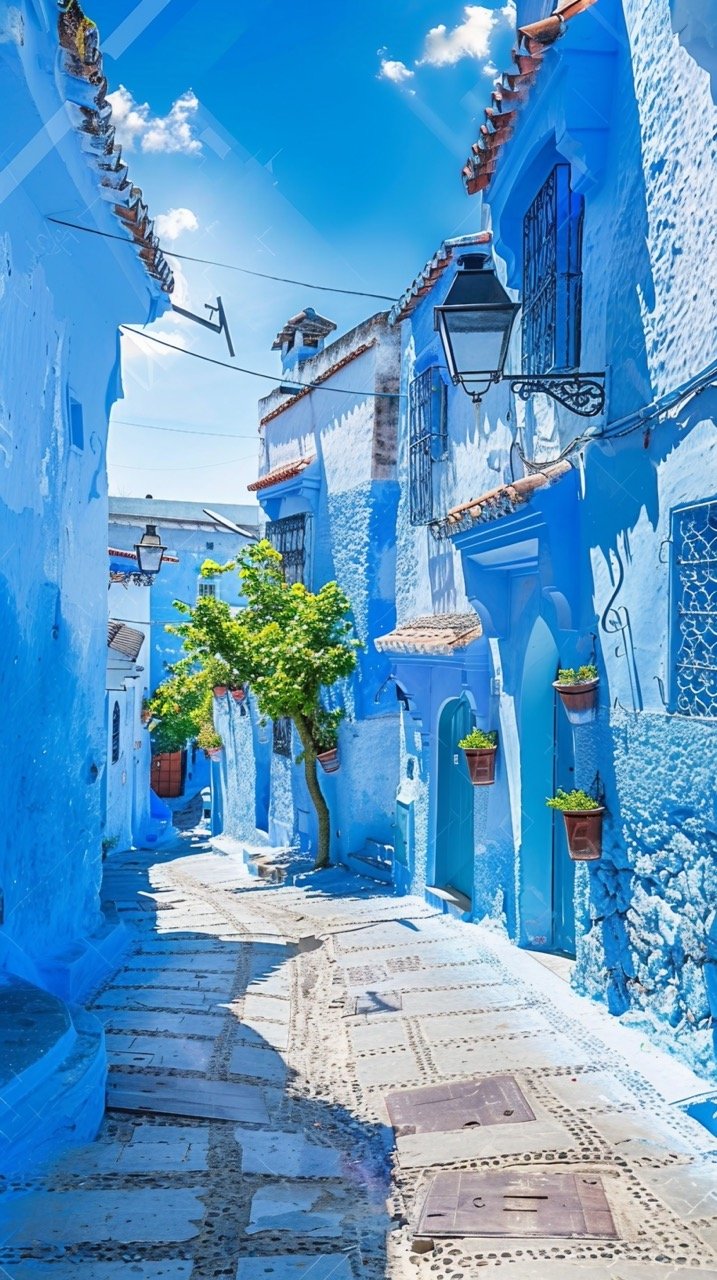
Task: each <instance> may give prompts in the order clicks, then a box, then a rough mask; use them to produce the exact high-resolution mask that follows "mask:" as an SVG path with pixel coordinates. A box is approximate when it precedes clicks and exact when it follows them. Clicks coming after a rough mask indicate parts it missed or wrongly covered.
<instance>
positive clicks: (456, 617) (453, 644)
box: [375, 613, 483, 655]
mask: <svg viewBox="0 0 717 1280" xmlns="http://www.w3.org/2000/svg"><path fill="white" fill-rule="evenodd" d="M482 634H483V628H482V627H481V621H480V618H479V617H478V614H477V613H441V614H429V615H428V616H427V617H421V618H412V619H411V620H410V621H409V622H404V623H402V624H401V626H399V627H396V629H395V630H394V631H389V632H388V634H387V635H385V636H378V637H377V639H376V641H375V644H376V648H377V649H378V650H379V652H380V653H432V654H444V655H450V654H452V653H455V652H456V651H457V650H459V649H465V648H467V646H468V645H469V644H472V643H473V641H474V640H478V639H479V638H480V637H481V636H482Z"/></svg>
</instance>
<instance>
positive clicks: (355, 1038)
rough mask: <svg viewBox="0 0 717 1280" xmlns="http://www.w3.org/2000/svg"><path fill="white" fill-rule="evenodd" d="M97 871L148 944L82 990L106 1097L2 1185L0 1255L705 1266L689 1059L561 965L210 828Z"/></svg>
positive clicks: (257, 1267) (164, 1264) (703, 1182)
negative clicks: (27, 1170)
mask: <svg viewBox="0 0 717 1280" xmlns="http://www.w3.org/2000/svg"><path fill="white" fill-rule="evenodd" d="M108 880H109V882H110V896H112V897H114V899H115V900H116V901H117V903H118V906H119V908H120V909H121V910H122V911H123V912H124V915H125V918H126V919H127V920H128V921H130V922H131V923H132V925H133V926H134V928H135V930H136V935H137V947H136V950H135V952H134V953H133V954H132V955H131V956H130V957H129V958H128V959H127V962H126V964H125V966H124V968H123V969H122V970H121V971H120V972H119V973H118V974H117V975H116V977H115V979H114V980H113V982H112V983H111V984H110V985H109V986H108V987H107V989H106V990H104V991H103V992H102V993H101V994H100V995H99V996H98V997H97V1000H96V1002H95V1009H96V1010H97V1011H98V1012H99V1013H100V1014H101V1016H102V1017H103V1018H104V1019H105V1020H106V1024H107V1032H108V1049H109V1055H110V1060H111V1075H110V1087H109V1110H108V1113H107V1119H106V1121H105V1124H104V1128H103V1130H102V1133H101V1134H100V1137H99V1138H98V1140H97V1141H96V1142H95V1143H94V1144H92V1146H90V1147H87V1148H84V1149H81V1150H75V1151H73V1152H72V1153H71V1154H70V1155H68V1156H67V1157H66V1158H65V1159H63V1160H62V1161H61V1162H60V1163H59V1164H57V1165H55V1166H53V1168H52V1169H51V1170H49V1171H45V1172H44V1174H43V1175H42V1176H41V1177H38V1178H37V1179H36V1180H35V1181H34V1182H33V1183H31V1184H29V1185H26V1186H25V1187H22V1188H17V1189H16V1194H15V1195H14V1196H12V1197H7V1198H6V1200H5V1203H4V1205H3V1206H2V1207H1V1208H0V1276H2V1277H11V1278H12V1280H45V1278H47V1280H66V1278H71V1280H120V1277H121V1278H122V1280H160V1278H161V1280H219V1278H220V1277H221V1278H222V1280H223V1278H224V1277H227V1278H231V1280H260V1278H264V1277H270V1278H271V1280H292V1278H299V1277H309V1278H310V1280H329V1278H330V1280H382V1278H383V1277H389V1276H390V1277H392V1278H393V1277H408V1276H412V1277H417V1278H418V1280H421V1278H422V1277H425V1280H443V1277H446V1278H448V1277H450V1278H451V1280H466V1278H467V1277H472V1276H478V1275H480V1276H484V1275H485V1274H487V1272H492V1271H494V1270H495V1269H497V1268H501V1269H502V1271H503V1272H504V1273H506V1274H508V1275H509V1276H515V1277H519V1278H522V1277H536V1278H537V1277H540V1280H544V1278H545V1277H549V1280H563V1278H564V1277H565V1278H566V1280H567V1277H568V1276H571V1277H572V1276H574V1275H575V1273H576V1272H577V1273H579V1274H580V1275H582V1276H584V1277H585V1280H603V1278H604V1280H608V1278H610V1280H648V1278H650V1280H651V1278H652V1277H665V1278H666V1280H667V1278H669V1280H675V1278H676V1277H682V1276H685V1277H686V1276H688V1275H689V1276H693V1275H695V1274H699V1275H701V1276H709V1277H710V1278H711V1280H717V1216H716V1214H717V1201H716V1199H715V1189H716V1187H717V1179H715V1165H714V1164H713V1163H712V1164H711V1163H710V1154H709V1153H710V1152H711V1151H712V1150H713V1149H714V1146H715V1140H714V1138H712V1137H710V1135H709V1134H708V1133H707V1131H706V1130H704V1129H702V1128H701V1127H700V1126H698V1125H697V1124H696V1123H694V1122H692V1121H691V1120H689V1119H688V1118H687V1117H685V1116H684V1115H683V1113H682V1112H681V1111H679V1110H678V1109H677V1108H676V1107H675V1106H674V1105H673V1101H674V1099H675V1097H677V1096H678V1095H679V1093H680V1090H681V1089H684V1088H685V1085H686V1082H687V1080H688V1073H686V1072H682V1070H681V1069H680V1068H679V1067H677V1066H671V1065H670V1063H669V1062H668V1061H667V1060H665V1059H663V1058H661V1057H660V1056H659V1055H656V1054H655V1053H654V1051H651V1050H649V1049H648V1048H647V1046H645V1045H644V1044H642V1042H640V1041H639V1040H638V1039H637V1037H635V1036H634V1035H633V1033H629V1032H624V1031H622V1029H621V1028H619V1027H617V1025H616V1024H615V1023H614V1022H613V1021H612V1020H611V1019H609V1018H608V1017H607V1016H606V1015H604V1014H603V1013H602V1012H601V1011H600V1010H598V1009H596V1008H595V1007H594V1006H592V1005H589V1004H587V1003H585V1002H582V1001H580V1000H578V999H577V998H576V997H575V996H573V994H572V993H571V992H570V990H569V988H568V986H567V984H566V983H565V982H564V981H563V980H562V978H561V976H560V973H559V972H553V971H551V970H550V969H548V968H545V967H543V966H541V965H539V964H538V963H537V962H536V961H535V960H534V959H533V958H532V957H530V956H528V955H526V954H525V953H522V952H517V951H515V950H514V949H513V948H511V947H509V946H508V945H507V944H506V943H504V942H503V941H502V940H501V939H500V938H498V937H497V936H495V935H492V934H490V933H488V932H487V931H485V930H482V929H480V928H478V927H476V926H470V925H463V924H460V923H457V922H454V921H451V920H449V919H447V918H445V917H443V916H439V915H437V914H436V913H435V912H433V911H432V910H431V908H430V907H429V906H428V905H427V904H426V903H424V902H422V901H421V900H418V899H415V898H393V897H391V896H390V895H388V894H385V893H384V892H382V891H381V889H380V888H378V887H377V886H375V885H372V884H371V883H370V882H367V881H360V880H357V879H354V878H350V877H347V876H344V875H343V874H342V873H338V872H327V873H322V874H320V875H318V876H314V877H312V878H309V879H308V881H307V882H304V883H303V884H302V885H301V886H300V887H291V888H289V887H279V886H275V885H270V884H268V883H267V882H266V881H262V880H260V879H257V878H255V877H252V876H251V875H250V874H249V873H248V872H247V870H246V869H245V868H244V866H243V864H242V862H241V861H240V860H239V859H238V858H235V857H231V856H222V855H220V854H217V853H214V852H212V851H211V850H210V849H209V848H208V846H207V845H206V842H205V841H204V840H203V838H202V837H201V836H200V835H199V834H197V833H194V834H190V835H185V836H184V837H183V838H182V839H181V840H180V842H179V843H178V845H177V846H176V848H174V849H173V850H172V851H170V852H169V853H164V854H158V853H155V854H131V855H130V854H128V855H124V857H122V858H120V859H113V860H112V861H111V863H110V864H109V871H108ZM626 1054H628V1055H631V1057H632V1060H633V1061H634V1060H635V1056H636V1055H637V1057H638V1058H639V1066H640V1071H639V1072H638V1071H636V1070H634V1069H632V1068H631V1067H630V1066H628V1059H627V1057H626V1056H625V1055H626ZM466 1078H469V1079H470V1081H471V1084H470V1085H469V1086H468V1091H467V1092H466V1086H465V1085H462V1084H461V1082H462V1081H465V1080H466ZM397 1086H400V1087H401V1089H402V1090H406V1089H407V1088H409V1089H410V1088H421V1089H423V1090H424V1092H422V1093H421V1094H419V1095H418V1096H417V1097H416V1096H413V1095H412V1094H411V1093H409V1092H402V1093H401V1095H400V1096H399V1097H398V1098H393V1099H391V1098H390V1096H389V1104H388V1105H389V1108H390V1110H391V1119H392V1120H393V1123H394V1126H395V1137H394V1130H393V1129H392V1128H391V1127H390V1124H389V1113H388V1111H387V1104H386V1097H387V1095H390V1094H391V1091H392V1090H395V1089H396V1087H397ZM427 1086H434V1087H433V1088H432V1089H430V1090H429V1091H428V1092H426V1091H425V1090H426V1087H427ZM566 1231H567V1232H568V1233H569V1235H568V1236H567V1237H566V1236H565V1235H563V1234H561V1233H564V1232H566ZM457 1232H458V1233H459V1235H458V1237H457V1235H456V1233H457Z"/></svg>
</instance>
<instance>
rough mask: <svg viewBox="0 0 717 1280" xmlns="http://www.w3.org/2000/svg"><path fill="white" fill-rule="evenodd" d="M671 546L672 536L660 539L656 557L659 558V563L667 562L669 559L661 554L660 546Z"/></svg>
mask: <svg viewBox="0 0 717 1280" xmlns="http://www.w3.org/2000/svg"><path fill="white" fill-rule="evenodd" d="M671 546H672V538H663V539H662V542H661V543H660V546H659V549H658V552H657V559H658V560H659V562H660V564H669V560H668V559H667V557H666V556H664V555H663V554H662V548H663V547H671Z"/></svg>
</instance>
